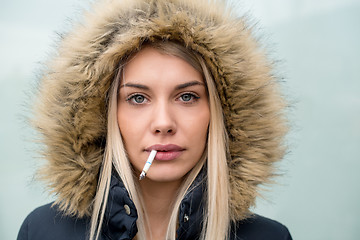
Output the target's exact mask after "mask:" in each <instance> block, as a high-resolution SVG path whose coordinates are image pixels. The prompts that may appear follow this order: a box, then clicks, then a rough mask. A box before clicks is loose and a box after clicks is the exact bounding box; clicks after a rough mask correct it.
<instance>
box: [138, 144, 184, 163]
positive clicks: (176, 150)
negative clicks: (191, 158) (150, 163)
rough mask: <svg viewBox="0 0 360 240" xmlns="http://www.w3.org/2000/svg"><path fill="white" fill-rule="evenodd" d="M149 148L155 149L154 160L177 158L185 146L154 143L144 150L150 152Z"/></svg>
mask: <svg viewBox="0 0 360 240" xmlns="http://www.w3.org/2000/svg"><path fill="white" fill-rule="evenodd" d="M151 150H156V151H157V154H156V156H155V160H159V161H169V160H174V159H176V158H178V157H179V156H180V155H181V154H182V153H183V152H184V151H185V148H182V147H180V146H178V145H175V144H165V145H162V144H155V145H152V146H150V147H148V148H146V149H145V151H146V152H151Z"/></svg>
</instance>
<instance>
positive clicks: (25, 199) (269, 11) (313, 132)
mask: <svg viewBox="0 0 360 240" xmlns="http://www.w3.org/2000/svg"><path fill="white" fill-rule="evenodd" d="M242 2H243V5H242V7H241V8H239V11H242V12H247V13H249V15H251V16H253V21H252V22H258V23H257V27H258V29H259V30H258V31H257V33H256V34H257V35H258V36H260V37H261V38H262V41H263V43H264V45H266V47H267V49H268V53H269V56H270V57H271V58H272V59H273V60H275V61H276V62H277V68H276V71H275V74H276V75H278V76H279V77H280V78H281V79H282V81H283V84H282V87H283V92H284V95H285V96H286V97H287V98H288V100H289V102H290V104H291V107H290V108H289V110H288V112H289V119H290V123H291V131H290V133H289V135H288V137H287V143H288V145H289V153H288V154H287V155H286V157H285V159H284V161H283V162H282V163H281V164H280V165H279V168H280V169H281V172H282V173H283V176H281V177H279V178H277V181H278V185H275V186H273V187H272V188H268V191H264V192H263V195H264V197H265V198H266V199H267V200H262V199H259V201H258V204H257V207H256V208H255V209H254V211H255V212H257V213H259V214H262V215H265V216H267V217H270V218H273V219H276V220H278V221H280V222H282V223H284V224H285V225H286V226H287V227H288V228H289V229H290V231H291V233H292V235H293V238H294V239H307V240H311V239H314V240H317V239H326V240H331V239H342V240H346V239H348V240H350V239H358V237H356V236H358V235H360V218H359V216H360V204H359V203H360V191H359V190H360V187H359V184H360V174H358V172H359V171H360V60H359V58H360V1H359V0H318V1H310V0H272V1H269V0H247V1H242ZM86 6H87V2H86V1H84V0H82V1H81V0H73V1H70V0H62V1H45V0H32V1H26V0H12V1H1V8H0V29H1V37H0V46H1V54H0V64H1V68H0V109H1V113H0V123H1V124H0V153H1V158H0V159H1V165H0V186H1V191H0V239H15V238H16V236H17V232H18V230H19V228H20V225H21V223H22V221H23V220H24V218H25V217H26V215H27V214H28V213H29V212H30V211H32V210H33V209H34V208H35V207H37V206H40V205H42V204H45V203H47V202H50V201H52V197H51V196H48V195H47V193H46V192H45V189H44V185H43V184H42V183H39V182H37V181H35V180H34V179H33V176H34V173H35V170H36V168H37V166H38V165H40V164H41V159H39V158H38V155H37V154H36V150H37V147H36V145H35V144H34V143H32V139H34V136H36V133H35V132H34V131H33V130H31V129H30V127H29V126H28V125H27V123H26V118H25V116H26V115H27V114H28V112H27V111H28V110H27V106H26V105H29V104H30V105H31V102H29V101H28V99H29V98H28V94H29V93H30V92H31V89H32V88H33V87H34V86H35V83H36V78H37V76H38V74H39V70H40V69H41V63H42V62H44V61H45V60H46V59H47V56H48V55H49V54H51V53H52V51H53V50H52V46H53V45H54V41H55V40H56V39H57V36H56V34H55V32H56V31H58V32H62V31H64V30H66V29H67V28H68V26H69V25H70V24H69V18H73V17H75V16H77V14H78V13H79V12H80V9H81V7H86Z"/></svg>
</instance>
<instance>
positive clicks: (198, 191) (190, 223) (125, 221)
mask: <svg viewBox="0 0 360 240" xmlns="http://www.w3.org/2000/svg"><path fill="white" fill-rule="evenodd" d="M205 191H206V181H205V179H204V174H203V171H201V172H200V173H199V175H198V176H197V177H196V179H195V180H194V182H193V184H192V185H191V187H190V188H189V190H188V192H187V193H186V195H185V197H184V199H183V200H182V202H181V204H180V208H179V219H178V221H179V227H178V229H177V239H178V240H184V239H198V238H199V235H200V232H201V229H202V219H203V212H204V201H203V194H204V193H205ZM137 218H138V214H137V210H136V207H135V204H134V203H133V201H132V200H131V199H130V197H129V193H128V191H127V190H126V188H125V186H124V184H123V182H122V181H121V179H119V177H118V176H117V174H116V173H115V174H114V173H113V175H112V177H111V183H110V190H109V196H108V203H107V205H106V209H105V216H104V223H103V234H104V235H106V236H107V237H108V238H110V239H113V240H125V239H133V238H134V237H135V235H136V233H137V231H138V229H137V226H136V220H137Z"/></svg>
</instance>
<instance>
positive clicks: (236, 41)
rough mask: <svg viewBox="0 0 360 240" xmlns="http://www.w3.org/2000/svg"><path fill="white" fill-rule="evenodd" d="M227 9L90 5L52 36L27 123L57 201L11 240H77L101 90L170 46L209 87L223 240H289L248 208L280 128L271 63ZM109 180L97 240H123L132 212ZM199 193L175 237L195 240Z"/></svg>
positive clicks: (94, 155)
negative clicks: (146, 50) (224, 197)
mask: <svg viewBox="0 0 360 240" xmlns="http://www.w3.org/2000/svg"><path fill="white" fill-rule="evenodd" d="M235 9H236V8H234V7H232V6H231V4H230V3H229V2H227V1H225V0H215V1H210V0H197V1H192V0H98V1H95V2H94V3H93V5H92V7H91V8H90V10H88V11H86V12H84V15H83V19H82V20H81V21H80V22H79V23H74V26H73V28H72V30H70V31H69V32H67V33H65V34H63V35H61V36H60V41H59V45H58V47H57V51H56V54H54V56H52V57H51V58H50V59H49V61H48V62H47V63H46V66H45V67H44V71H43V73H42V75H41V78H40V79H39V84H38V90H37V93H36V100H35V101H34V104H33V105H34V109H33V116H34V117H33V119H32V123H33V125H34V126H35V128H36V129H37V130H38V131H39V133H40V136H41V142H42V143H43V149H42V154H43V156H44V158H45V159H46V164H45V165H44V166H43V168H42V169H41V170H40V171H39V173H38V174H39V177H40V178H41V179H42V180H44V181H45V182H46V183H47V186H48V188H49V189H50V191H51V192H52V193H54V194H55V195H56V200H55V202H54V203H52V204H51V206H50V205H46V206H43V207H40V208H38V209H36V210H35V211H34V212H32V213H31V214H30V215H29V216H28V217H27V218H26V220H25V221H24V223H23V225H22V227H21V230H20V232H19V238H18V239H55V237H56V234H59V237H58V239H71V236H72V237H73V238H74V239H84V238H85V237H86V234H87V231H88V227H89V221H90V215H91V210H92V204H93V200H94V196H95V193H96V188H97V183H98V177H99V171H100V167H101V163H102V159H103V154H104V146H105V142H106V121H107V120H106V111H107V98H108V92H109V87H110V85H111V82H112V80H113V79H114V77H115V74H116V69H117V67H118V64H119V62H121V61H122V60H124V59H126V58H127V57H128V56H130V55H131V54H132V53H133V52H136V51H137V50H138V49H139V48H140V47H141V45H142V44H143V43H144V42H152V41H174V42H177V43H180V44H182V45H184V46H185V47H186V48H188V49H190V50H192V51H194V52H196V53H198V54H199V55H200V56H201V57H202V58H203V59H204V61H205V63H206V65H207V67H208V69H209V71H210V74H211V75H212V77H213V79H214V82H215V85H216V88H217V90H218V96H219V98H220V101H221V105H222V110H223V115H224V122H225V127H226V132H227V137H228V146H227V147H228V152H229V154H228V157H227V165H228V172H229V183H230V189H231V192H230V199H229V203H230V214H231V219H233V220H234V222H233V226H232V229H231V234H230V236H232V238H231V239H291V236H290V234H289V232H288V230H287V228H286V227H284V226H283V225H281V224H280V223H277V222H275V221H273V220H270V219H267V218H264V217H261V216H258V215H254V214H252V213H251V211H250V210H249V209H250V207H251V206H254V204H255V199H256V197H257V196H258V195H259V190H260V188H261V186H263V185H264V184H267V183H269V182H271V179H272V177H273V176H274V175H276V172H275V167H274V163H275V162H277V161H279V160H281V159H282V158H283V155H284V151H285V147H284V146H283V137H284V134H285V133H286V129H287V127H286V121H285V118H284V114H283V109H284V107H285V103H284V100H283V98H282V97H281V94H280V93H279V89H278V88H279V86H278V82H277V79H276V77H275V76H274V72H273V66H272V62H271V61H270V60H268V58H267V57H266V52H265V51H264V49H263V48H262V46H261V45H260V44H259V42H258V41H257V39H256V37H254V35H253V27H252V26H251V25H249V24H248V20H247V19H246V17H243V16H238V15H237V13H236V11H235ZM113 175H114V176H112V181H111V189H110V193H109V199H110V198H112V199H113V200H114V199H118V200H116V201H115V200H114V201H110V200H109V201H110V203H109V206H107V212H106V213H105V215H106V216H107V217H106V220H105V222H104V224H103V231H102V234H103V235H102V237H103V238H104V239H132V237H133V236H134V234H136V216H137V215H136V209H135V206H134V204H133V203H132V201H131V198H130V197H129V195H128V193H127V191H126V189H125V188H124V186H123V185H122V182H121V179H119V177H118V176H116V174H113ZM198 181H199V180H198ZM200 181H201V180H200ZM201 186H202V185H201V184H200V185H199V186H197V187H196V188H193V189H194V190H192V191H193V192H189V193H187V195H186V196H188V197H185V198H184V199H183V202H182V204H181V209H180V214H179V229H178V239H197V234H199V232H200V230H199V229H201V227H199V226H198V224H200V223H201V217H202V211H201V208H202V207H201V206H202V202H201V201H200V200H199V199H202V194H203V190H202V189H203V187H201ZM194 194H199V195H198V196H200V197H192V196H193V195H194ZM125 205H126V206H127V207H124V206H125ZM195 206H199V207H195ZM109 209H111V210H109ZM187 211H190V212H191V213H190V216H189V215H188V214H189V213H188V212H187ZM129 212H130V214H127V213H129ZM192 215H193V216H195V217H192ZM185 216H186V217H185ZM184 219H187V220H186V221H184ZM40 229H42V230H41V231H40ZM67 233H68V234H67ZM37 234H40V235H37ZM41 234H45V235H41ZM47 234H48V235H47ZM49 234H51V235H49ZM73 234H74V235H73ZM76 234H80V235H76ZM235 235H236V236H237V238H236V237H235ZM265 235H266V236H265ZM26 236H27V237H28V238H27V237H26ZM40 236H51V237H50V238H47V237H40ZM75 236H79V237H75ZM239 236H240V237H239ZM271 236H274V237H275V238H271Z"/></svg>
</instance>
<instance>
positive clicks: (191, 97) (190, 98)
mask: <svg viewBox="0 0 360 240" xmlns="http://www.w3.org/2000/svg"><path fill="white" fill-rule="evenodd" d="M179 99H180V101H182V102H185V103H192V102H195V101H197V100H198V99H199V97H198V96H196V95H195V94H192V93H184V94H182V95H181V96H180V97H179Z"/></svg>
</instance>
